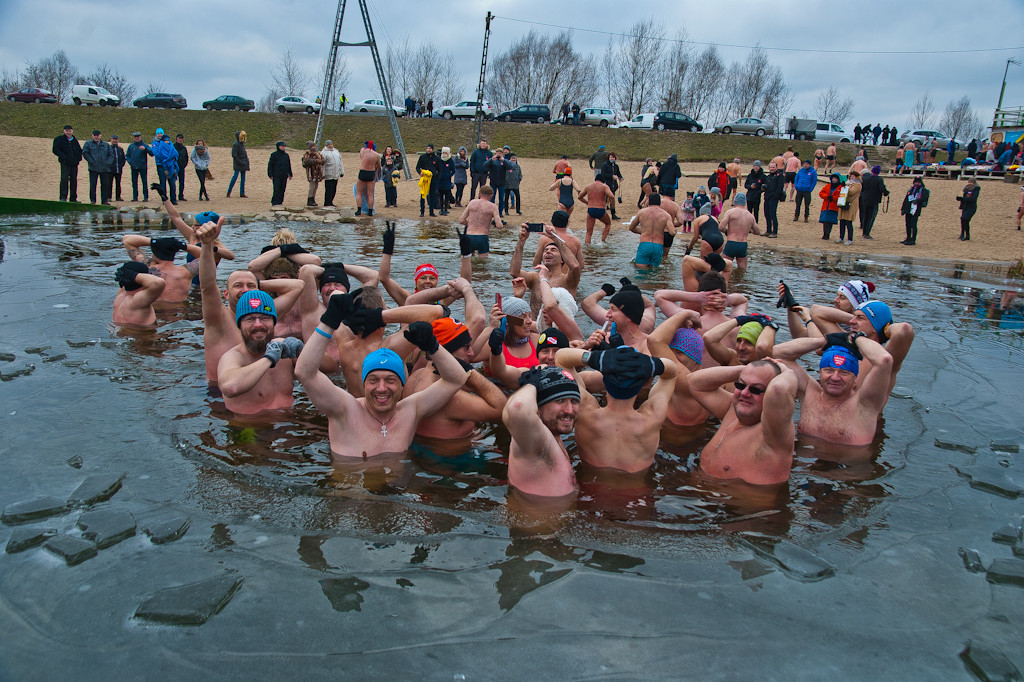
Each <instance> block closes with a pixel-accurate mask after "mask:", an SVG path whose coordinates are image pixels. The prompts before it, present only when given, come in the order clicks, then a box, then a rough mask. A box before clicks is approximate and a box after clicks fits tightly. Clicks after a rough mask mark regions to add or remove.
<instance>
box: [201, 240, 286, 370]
mask: <svg viewBox="0 0 1024 682" xmlns="http://www.w3.org/2000/svg"><path fill="white" fill-rule="evenodd" d="M221 223H222V221H218V222H216V223H206V224H205V225H200V226H199V227H197V228H196V238H197V239H199V243H200V246H201V250H200V252H199V260H198V261H193V263H196V262H198V263H199V290H200V293H201V294H202V297H203V356H204V358H205V360H206V380H207V381H208V382H211V383H216V381H217V367H218V366H219V365H220V359H221V357H222V356H223V355H224V354H225V353H226V352H227V351H228V350H229V349H230V348H232V347H234V346H237V345H238V344H239V343H241V342H242V336H241V333H240V332H239V329H238V325H237V324H236V323H235V308H236V306H237V305H238V299H239V297H241V296H242V294H244V293H246V292H247V291H253V290H255V289H259V288H260V283H259V282H257V281H256V275H254V274H252V273H251V272H249V271H248V270H236V271H234V272H232V273H231V274H230V275H228V281H227V285H226V286H225V288H224V291H223V292H221V290H220V287H218V286H217V257H216V254H215V253H214V250H213V249H214V246H215V245H216V243H217V238H218V237H220V229H221ZM262 290H263V291H266V292H267V293H270V294H273V295H275V296H277V298H276V299H274V306H275V307H276V308H277V313H278V314H279V315H281V316H284V315H286V314H287V313H288V311H289V310H291V309H292V307H293V306H294V305H295V304H296V303H297V302H298V300H299V295H300V294H301V293H302V282H300V281H299V280H295V279H273V280H266V281H265V282H263V285H262ZM225 302H226V303H227V305H225Z"/></svg>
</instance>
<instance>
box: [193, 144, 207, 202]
mask: <svg viewBox="0 0 1024 682" xmlns="http://www.w3.org/2000/svg"><path fill="white" fill-rule="evenodd" d="M189 158H190V159H191V160H192V168H193V169H195V171H196V179H198V180H199V201H202V200H203V198H204V197H205V198H206V200H207V201H209V200H210V193H209V192H207V191H206V174H207V173H208V172H209V169H210V160H211V159H210V150H209V149H208V148H207V146H206V141H205V140H196V144H195V146H194V147H192V154H191V155H190V156H189Z"/></svg>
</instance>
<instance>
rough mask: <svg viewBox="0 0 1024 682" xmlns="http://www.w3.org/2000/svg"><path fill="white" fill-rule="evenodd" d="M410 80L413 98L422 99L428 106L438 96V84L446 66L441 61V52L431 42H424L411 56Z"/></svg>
mask: <svg viewBox="0 0 1024 682" xmlns="http://www.w3.org/2000/svg"><path fill="white" fill-rule="evenodd" d="M411 61H412V64H411V65H410V76H409V80H410V82H411V84H412V96H413V97H416V98H419V99H422V100H423V103H424V104H426V103H427V102H428V101H429V100H432V99H434V98H435V96H436V95H437V87H438V85H437V82H438V80H439V79H440V78H441V74H442V72H443V71H444V70H445V65H444V63H443V62H442V61H441V51H440V50H438V49H437V45H436V44H435V43H433V42H431V41H428V40H424V41H423V42H422V43H420V45H419V47H418V48H416V53H415V54H414V55H412V56H411Z"/></svg>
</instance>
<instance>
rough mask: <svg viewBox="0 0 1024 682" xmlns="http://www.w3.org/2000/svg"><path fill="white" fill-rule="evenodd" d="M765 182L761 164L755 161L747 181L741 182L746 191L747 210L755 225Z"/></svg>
mask: <svg viewBox="0 0 1024 682" xmlns="http://www.w3.org/2000/svg"><path fill="white" fill-rule="evenodd" d="M767 181H768V178H767V176H765V174H764V170H763V169H762V168H761V162H760V161H755V162H754V166H753V167H752V168H751V169H750V172H749V173H747V179H746V180H744V181H743V188H744V189H745V190H747V210H748V211H750V212H751V213H753V214H754V222H755V223H756V222H758V221H759V220H760V219H761V192H762V191H764V183H765V182H767Z"/></svg>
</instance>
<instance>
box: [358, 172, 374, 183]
mask: <svg viewBox="0 0 1024 682" xmlns="http://www.w3.org/2000/svg"><path fill="white" fill-rule="evenodd" d="M358 177H359V181H360V182H373V181H374V179H375V178H376V177H377V174H376V173H374V172H373V171H370V170H361V171H359V175H358Z"/></svg>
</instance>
